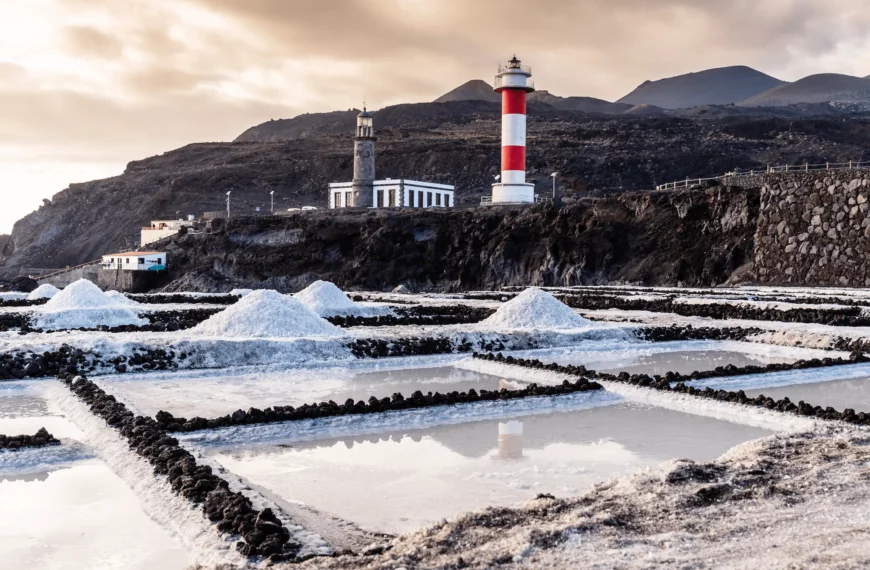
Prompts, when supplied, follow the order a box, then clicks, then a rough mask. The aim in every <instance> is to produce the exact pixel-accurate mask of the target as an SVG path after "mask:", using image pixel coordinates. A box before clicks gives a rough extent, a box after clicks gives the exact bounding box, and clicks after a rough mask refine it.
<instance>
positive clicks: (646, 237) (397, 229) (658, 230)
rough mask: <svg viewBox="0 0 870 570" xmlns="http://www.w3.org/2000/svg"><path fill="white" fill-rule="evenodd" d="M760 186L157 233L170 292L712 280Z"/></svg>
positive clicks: (331, 215)
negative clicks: (317, 282) (317, 285)
mask: <svg viewBox="0 0 870 570" xmlns="http://www.w3.org/2000/svg"><path fill="white" fill-rule="evenodd" d="M758 203H759V199H758V191H757V190H752V189H741V188H731V187H729V188H725V187H716V188H710V189H707V190H695V191H688V192H668V193H664V192H648V193H631V194H625V195H615V196H611V197H607V198H601V199H597V200H591V199H589V200H582V201H579V202H577V203H574V204H569V205H566V206H563V207H554V206H552V205H550V204H540V205H537V206H534V207H527V208H522V207H502V208H491V209H469V210H465V211H450V210H423V211H420V210H417V211H414V210H399V211H391V212H387V211H381V212H359V211H345V212H335V211H332V212H316V213H299V214H293V215H289V216H282V217H269V218H238V219H232V220H229V221H227V220H215V221H213V222H212V223H211V225H210V228H209V229H208V230H207V231H203V232H202V233H188V234H187V235H184V236H178V237H173V238H169V239H167V240H165V242H164V243H163V244H161V247H164V248H166V249H167V251H169V255H170V258H171V259H172V260H173V261H172V273H173V276H174V277H176V278H178V280H177V281H176V282H175V283H174V284H173V285H171V286H170V288H169V289H170V290H185V289H189V290H213V291H220V290H229V289H231V288H233V287H236V286H239V285H247V286H266V287H273V288H277V289H280V290H287V291H291V290H296V289H299V288H301V287H303V286H305V285H307V284H308V283H309V282H310V281H312V280H314V279H318V278H319V279H325V280H329V281H333V282H335V283H337V284H338V285H339V286H341V287H344V288H360V289H385V288H392V287H394V286H396V285H399V284H404V285H406V286H408V287H410V288H412V289H422V290H442V291H451V290H467V289H487V288H493V287H500V286H505V285H528V284H530V283H531V284H541V285H574V284H582V283H606V282H609V281H614V280H627V281H642V282H645V283H648V284H665V283H667V284H673V283H684V284H686V285H716V284H720V283H722V282H724V281H726V280H727V279H728V278H729V277H730V276H732V275H733V274H734V272H735V271H736V270H738V269H739V268H741V267H742V266H744V265H745V264H746V263H747V262H749V261H750V259H751V256H752V251H753V243H754V232H755V227H756V219H757V215H758Z"/></svg>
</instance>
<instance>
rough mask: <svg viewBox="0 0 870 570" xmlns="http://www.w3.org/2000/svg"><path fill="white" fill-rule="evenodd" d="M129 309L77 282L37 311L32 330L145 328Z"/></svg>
mask: <svg viewBox="0 0 870 570" xmlns="http://www.w3.org/2000/svg"><path fill="white" fill-rule="evenodd" d="M147 323H148V321H147V320H145V319H142V318H140V317H139V315H137V314H136V312H135V311H133V310H132V309H131V308H130V307H129V306H128V305H124V304H121V303H119V302H118V301H117V300H115V299H112V298H111V297H109V296H107V295H106V294H105V293H103V292H102V291H101V290H100V288H99V287H97V286H96V285H94V284H93V283H91V282H90V281H88V280H87V279H79V280H78V281H76V282H75V283H73V284H71V285H68V286H67V287H65V288H64V289H63V290H62V291H60V292H59V293H58V294H57V295H55V296H54V297H52V298H51V299H49V300H48V302H47V303H46V304H45V305H42V306H40V307H39V308H38V310H37V311H36V314H35V326H36V327H38V328H42V329H46V330H58V329H76V328H88V329H90V328H95V327H98V326H101V325H105V326H108V327H118V326H123V325H144V324H147Z"/></svg>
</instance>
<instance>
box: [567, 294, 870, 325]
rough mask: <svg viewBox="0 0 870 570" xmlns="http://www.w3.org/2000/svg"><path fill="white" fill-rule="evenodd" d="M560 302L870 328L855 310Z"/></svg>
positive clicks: (574, 298)
mask: <svg viewBox="0 0 870 570" xmlns="http://www.w3.org/2000/svg"><path fill="white" fill-rule="evenodd" d="M560 300H561V301H562V302H563V303H565V304H566V305H568V306H569V307H571V308H572V309H581V310H583V309H585V310H606V309H619V310H623V311H651V312H654V313H673V314H676V315H680V316H683V317H706V318H711V319H717V320H730V319H742V320H750V321H778V322H786V323H813V324H822V325H832V326H846V327H865V326H870V317H868V316H865V315H864V312H863V311H862V310H861V308H860V307H858V306H853V307H843V308H842V309H787V310H780V309H772V308H761V307H754V306H751V305H730V304H725V303H722V304H719V303H710V304H705V305H699V304H695V303H691V304H689V303H676V302H674V301H673V300H671V299H662V300H655V301H653V300H648V299H619V298H616V297H608V296H603V295H564V296H561V297H560Z"/></svg>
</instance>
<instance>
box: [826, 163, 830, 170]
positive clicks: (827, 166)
mask: <svg viewBox="0 0 870 570" xmlns="http://www.w3.org/2000/svg"><path fill="white" fill-rule="evenodd" d="M830 169H831V163H830V162H826V163H825V170H830Z"/></svg>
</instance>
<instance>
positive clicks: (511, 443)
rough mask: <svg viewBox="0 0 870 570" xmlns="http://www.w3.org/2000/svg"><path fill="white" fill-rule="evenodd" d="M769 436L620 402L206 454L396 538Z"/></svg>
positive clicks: (260, 482)
mask: <svg viewBox="0 0 870 570" xmlns="http://www.w3.org/2000/svg"><path fill="white" fill-rule="evenodd" d="M500 424H501V426H500ZM769 433H770V432H768V431H766V430H763V429H758V428H753V427H748V426H744V425H738V424H733V423H729V422H723V421H719V420H715V419H710V418H705V417H701V416H694V415H689V414H684V413H680V412H673V411H669V410H664V409H660V408H654V407H649V406H644V405H637V404H629V403H624V402H623V403H619V404H616V405H611V406H605V407H597V408H592V409H586V410H580V411H573V412H559V413H551V414H546V415H536V416H526V417H523V418H520V419H519V420H514V421H512V422H499V421H479V422H468V423H463V424H457V425H445V426H439V427H434V428H430V429H421V430H414V431H408V430H394V431H388V432H383V433H381V434H379V435H374V436H368V437H366V436H363V437H356V438H354V437H348V438H333V439H325V440H320V441H313V442H293V441H283V442H282V441H275V442H274V444H272V445H268V446H257V447H244V446H240V447H237V448H230V449H227V448H224V449H219V450H206V452H207V453H210V454H211V456H212V458H213V459H215V460H216V461H217V462H218V463H220V464H221V465H223V466H224V467H226V468H227V469H228V470H230V471H232V472H234V473H236V474H237V475H239V476H241V477H243V478H245V479H246V480H247V481H248V482H249V483H250V484H252V485H255V486H258V487H260V488H263V489H265V490H266V491H267V493H269V494H271V495H273V496H274V497H275V498H277V499H278V500H283V501H303V502H305V503H307V504H310V505H311V506H313V507H315V508H318V509H321V510H324V511H327V512H330V513H333V514H335V515H337V516H340V517H343V518H346V519H348V520H351V521H353V522H355V523H357V524H359V525H361V526H362V527H364V528H367V529H371V530H378V531H383V532H393V533H395V532H406V531H412V530H416V529H418V528H421V527H423V526H425V525H429V524H433V523H435V522H437V521H439V520H441V519H442V518H449V517H454V516H456V515H458V514H460V513H463V512H466V511H468V510H473V509H480V508H483V507H486V506H517V505H520V504H521V503H523V502H524V501H527V500H529V499H532V498H534V497H535V496H536V495H537V494H538V493H552V494H554V495H556V496H571V495H576V494H579V493H582V492H583V491H584V490H586V489H588V488H589V487H590V486H591V485H592V484H593V483H595V482H598V481H602V480H605V479H608V478H610V477H615V476H618V475H622V474H625V473H627V472H632V471H635V470H636V469H638V468H640V467H644V466H651V465H657V464H659V463H661V462H662V461H665V460H668V459H673V458H679V457H689V458H692V459H696V460H706V459H712V458H714V457H717V456H718V455H720V454H721V453H723V452H724V451H726V450H727V449H729V448H730V447H732V446H734V445H736V444H738V443H741V442H743V441H747V440H750V439H755V438H758V437H762V436H765V435H768V434H769Z"/></svg>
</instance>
